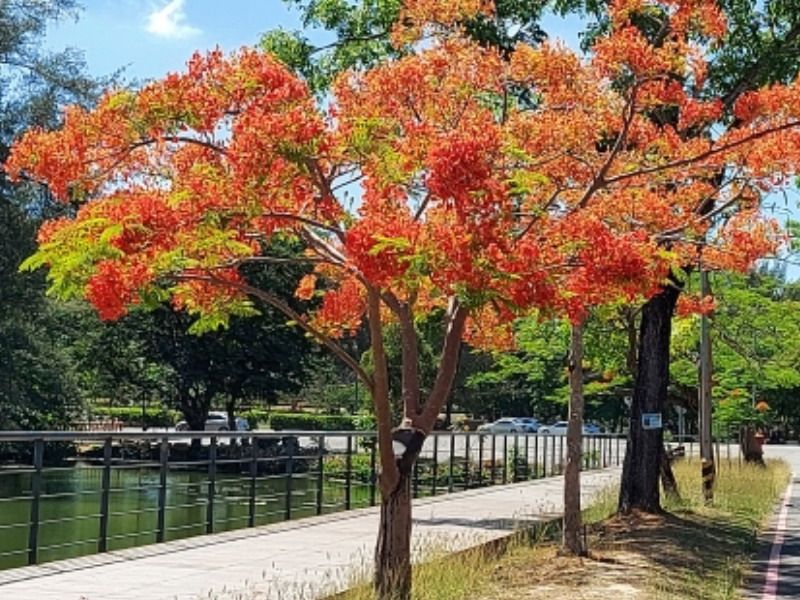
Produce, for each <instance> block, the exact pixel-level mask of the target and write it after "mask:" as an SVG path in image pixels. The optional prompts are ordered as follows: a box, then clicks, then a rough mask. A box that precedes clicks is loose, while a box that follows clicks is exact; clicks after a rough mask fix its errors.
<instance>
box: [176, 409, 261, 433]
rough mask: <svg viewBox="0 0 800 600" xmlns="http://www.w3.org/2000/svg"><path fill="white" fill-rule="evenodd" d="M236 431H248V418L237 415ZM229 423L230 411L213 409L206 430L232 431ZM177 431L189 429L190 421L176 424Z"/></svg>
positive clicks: (207, 419)
mask: <svg viewBox="0 0 800 600" xmlns="http://www.w3.org/2000/svg"><path fill="white" fill-rule="evenodd" d="M235 421H236V431H248V430H249V429H250V424H249V423H248V422H247V419H244V418H242V417H236V418H235ZM230 429H231V428H230V427H229V425H228V413H226V412H222V411H211V412H209V413H208V418H206V426H205V430H206V431H230ZM175 431H189V423H187V422H186V421H180V422H179V423H177V424H176V425H175Z"/></svg>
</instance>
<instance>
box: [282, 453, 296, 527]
mask: <svg viewBox="0 0 800 600" xmlns="http://www.w3.org/2000/svg"><path fill="white" fill-rule="evenodd" d="M286 445H287V446H288V448H289V454H288V455H287V456H286V506H285V507H284V518H285V520H287V521H289V520H290V519H291V518H292V484H293V481H292V479H293V475H294V441H293V440H292V442H290V443H288V444H286Z"/></svg>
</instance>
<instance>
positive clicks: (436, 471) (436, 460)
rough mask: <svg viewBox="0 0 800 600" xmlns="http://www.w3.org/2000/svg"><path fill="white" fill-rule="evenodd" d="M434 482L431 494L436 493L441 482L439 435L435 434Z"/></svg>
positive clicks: (432, 470) (432, 469)
mask: <svg viewBox="0 0 800 600" xmlns="http://www.w3.org/2000/svg"><path fill="white" fill-rule="evenodd" d="M431 473H432V475H433V483H432V484H431V496H435V495H436V485H437V484H438V483H439V482H438V481H437V480H438V479H439V436H438V435H437V434H434V435H433V465H432V466H431Z"/></svg>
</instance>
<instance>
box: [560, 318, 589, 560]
mask: <svg viewBox="0 0 800 600" xmlns="http://www.w3.org/2000/svg"><path fill="white" fill-rule="evenodd" d="M582 363H583V323H579V324H577V325H573V326H572V329H571V332H570V357H569V425H568V426H567V466H566V469H565V471H564V531H563V544H562V546H563V547H562V550H563V551H564V552H565V553H568V554H572V555H575V556H585V555H586V548H585V547H584V545H583V537H582V536H581V525H582V520H581V458H582V456H581V455H582V452H581V446H582V440H583V364H582Z"/></svg>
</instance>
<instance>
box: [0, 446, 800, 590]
mask: <svg viewBox="0 0 800 600" xmlns="http://www.w3.org/2000/svg"><path fill="white" fill-rule="evenodd" d="M764 454H765V456H766V457H767V458H782V459H783V460H785V461H786V462H788V463H789V466H790V467H791V469H792V483H791V485H790V486H789V489H788V490H787V491H788V495H785V496H784V497H783V498H782V499H781V502H780V503H779V506H778V508H777V510H776V513H775V515H774V517H773V519H772V522H771V523H770V527H769V528H768V530H767V531H766V532H765V533H764V535H763V536H761V538H760V543H759V546H760V547H759V549H758V552H757V555H756V559H755V561H754V562H753V573H752V575H751V577H749V578H748V582H747V586H746V590H745V594H746V596H747V597H748V598H752V599H758V600H788V599H789V598H793V599H795V600H796V599H797V598H800V446H796V445H785V446H783V445H777V446H772V445H767V446H764ZM0 589H2V588H0Z"/></svg>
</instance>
